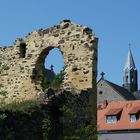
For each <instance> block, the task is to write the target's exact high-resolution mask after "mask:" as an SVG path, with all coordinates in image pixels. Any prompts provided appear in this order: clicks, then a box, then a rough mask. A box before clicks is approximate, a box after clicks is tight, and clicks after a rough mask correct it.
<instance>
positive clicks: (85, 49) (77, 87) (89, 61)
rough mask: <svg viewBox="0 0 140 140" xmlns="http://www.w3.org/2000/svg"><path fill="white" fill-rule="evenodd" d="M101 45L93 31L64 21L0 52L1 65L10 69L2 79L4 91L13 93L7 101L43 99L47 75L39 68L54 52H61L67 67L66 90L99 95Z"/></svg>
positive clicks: (31, 34) (19, 40)
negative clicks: (51, 52)
mask: <svg viewBox="0 0 140 140" xmlns="http://www.w3.org/2000/svg"><path fill="white" fill-rule="evenodd" d="M21 43H24V44H26V49H24V51H23V52H25V51H26V52H25V53H24V54H25V55H24V56H23V59H20V57H19V53H20V50H19V46H20V45H21ZM97 44H98V39H97V38H96V37H95V34H94V33H93V31H92V30H91V29H90V28H88V27H86V26H82V25H78V24H74V23H72V22H71V21H69V20H63V21H62V22H60V24H58V25H54V26H53V27H51V28H49V29H45V30H43V29H39V30H36V31H34V32H31V33H29V34H28V35H27V36H26V37H24V38H20V39H17V40H16V41H15V43H14V45H13V47H11V48H5V49H0V61H2V62H3V63H4V64H7V65H8V66H9V67H10V69H9V70H7V75H0V81H2V84H3V87H4V88H5V90H6V91H7V92H8V93H10V94H9V95H8V97H9V98H7V99H6V100H8V101H9V102H11V101H13V100H16V101H17V100H27V99H35V98H39V97H40V95H41V93H42V87H41V84H40V83H41V80H42V77H43V72H42V71H39V68H40V65H42V62H43V59H44V56H45V55H47V54H48V53H49V51H50V50H51V49H53V48H59V49H60V51H61V53H62V54H63V58H64V63H65V65H66V69H65V75H64V80H63V89H64V90H66V91H75V92H76V93H80V91H82V90H91V91H93V92H95V93H96V76H97ZM24 48H25V47H24ZM39 62H41V63H39ZM36 74H37V75H36ZM37 77H38V78H39V79H38V78H37ZM8 101H7V102H8Z"/></svg>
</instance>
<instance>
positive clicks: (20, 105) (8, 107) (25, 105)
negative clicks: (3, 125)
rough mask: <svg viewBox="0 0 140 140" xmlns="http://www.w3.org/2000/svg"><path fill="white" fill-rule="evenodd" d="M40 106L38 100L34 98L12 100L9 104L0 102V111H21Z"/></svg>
mask: <svg viewBox="0 0 140 140" xmlns="http://www.w3.org/2000/svg"><path fill="white" fill-rule="evenodd" d="M35 108H40V102H39V101H34V100H27V101H23V102H12V103H9V104H0V111H11V112H16V111H22V112H28V111H30V110H31V109H35Z"/></svg>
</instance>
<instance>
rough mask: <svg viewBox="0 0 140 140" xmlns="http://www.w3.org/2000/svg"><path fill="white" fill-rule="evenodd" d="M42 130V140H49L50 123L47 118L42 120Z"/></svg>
mask: <svg viewBox="0 0 140 140" xmlns="http://www.w3.org/2000/svg"><path fill="white" fill-rule="evenodd" d="M42 130H43V140H49V134H50V131H51V121H50V119H49V118H45V119H43V121H42Z"/></svg>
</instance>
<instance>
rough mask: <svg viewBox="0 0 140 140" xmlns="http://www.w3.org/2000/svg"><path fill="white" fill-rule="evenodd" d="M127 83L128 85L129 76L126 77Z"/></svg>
mask: <svg viewBox="0 0 140 140" xmlns="http://www.w3.org/2000/svg"><path fill="white" fill-rule="evenodd" d="M126 83H128V75H127V76H126Z"/></svg>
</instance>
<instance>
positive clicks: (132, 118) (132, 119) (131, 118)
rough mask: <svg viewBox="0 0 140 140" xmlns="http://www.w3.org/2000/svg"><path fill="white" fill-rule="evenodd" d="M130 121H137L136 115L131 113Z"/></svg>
mask: <svg viewBox="0 0 140 140" xmlns="http://www.w3.org/2000/svg"><path fill="white" fill-rule="evenodd" d="M130 121H131V122H132V123H134V122H136V115H130Z"/></svg>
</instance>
